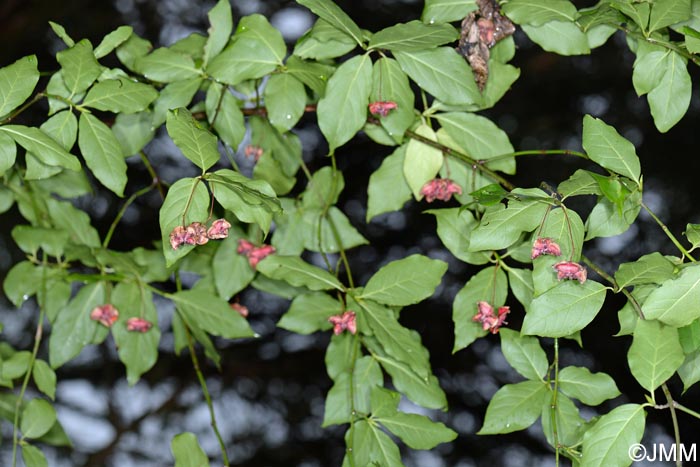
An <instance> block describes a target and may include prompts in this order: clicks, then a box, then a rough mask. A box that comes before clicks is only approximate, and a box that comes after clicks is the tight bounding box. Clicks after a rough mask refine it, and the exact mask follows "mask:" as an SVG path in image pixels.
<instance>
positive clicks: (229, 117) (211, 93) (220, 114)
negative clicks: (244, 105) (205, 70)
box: [190, 83, 245, 149]
mask: <svg viewBox="0 0 700 467" xmlns="http://www.w3.org/2000/svg"><path fill="white" fill-rule="evenodd" d="M190 100H191V97H190ZM205 105H206V110H207V119H208V121H209V124H210V125H212V126H213V127H214V130H215V131H216V133H217V134H218V135H219V138H221V140H222V141H223V142H224V143H226V144H228V145H229V146H231V147H232V148H234V149H235V148H237V147H238V145H239V144H241V141H243V137H244V136H245V120H244V118H243V112H241V109H239V108H238V102H237V101H236V98H235V97H233V95H232V94H231V92H230V91H229V90H228V88H227V87H226V86H224V85H222V84H219V83H211V84H210V85H209V90H208V91H207V98H206V103H205Z"/></svg>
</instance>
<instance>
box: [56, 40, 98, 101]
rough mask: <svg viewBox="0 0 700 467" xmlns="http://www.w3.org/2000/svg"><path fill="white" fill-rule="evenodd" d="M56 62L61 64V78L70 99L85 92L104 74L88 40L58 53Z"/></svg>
mask: <svg viewBox="0 0 700 467" xmlns="http://www.w3.org/2000/svg"><path fill="white" fill-rule="evenodd" d="M56 60H57V61H58V63H60V64H61V76H62V77H63V82H64V83H65V85H66V88H67V89H68V92H69V93H70V97H75V96H77V95H79V94H80V93H82V92H83V91H85V90H86V89H87V88H89V87H90V85H91V84H92V83H94V82H95V80H96V79H97V77H98V76H100V74H101V73H102V66H100V64H99V63H97V59H96V58H95V55H94V53H93V51H92V44H91V43H90V41H89V40H87V39H83V40H81V41H80V42H78V43H77V44H75V45H73V46H71V47H70V48H69V49H66V50H62V51H60V52H58V53H57V54H56Z"/></svg>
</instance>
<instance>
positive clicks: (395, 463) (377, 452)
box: [329, 2, 403, 467]
mask: <svg viewBox="0 0 700 467" xmlns="http://www.w3.org/2000/svg"><path fill="white" fill-rule="evenodd" d="M329 3H330V2H329ZM354 430H355V433H354V437H353V443H352V444H351V443H350V438H349V436H348V434H346V435H345V444H346V445H347V446H351V445H352V446H353V458H354V460H355V465H366V466H368V467H369V466H372V467H374V466H377V465H379V466H382V467H403V464H402V463H401V454H400V452H399V448H398V446H396V444H394V442H393V441H392V440H391V438H389V436H388V435H387V434H385V433H384V432H383V431H382V430H380V429H379V426H378V425H376V424H372V423H369V422H368V421H365V420H360V421H358V422H355V425H354ZM348 433H350V430H348Z"/></svg>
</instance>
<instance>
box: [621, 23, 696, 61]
mask: <svg viewBox="0 0 700 467" xmlns="http://www.w3.org/2000/svg"><path fill="white" fill-rule="evenodd" d="M609 26H613V27H615V28H617V29H619V30H620V31H623V32H624V33H625V34H627V35H628V36H632V37H634V38H635V39H640V40H643V41H646V42H648V43H650V44H654V45H658V46H661V47H664V48H666V49H668V50H672V51H673V52H676V53H677V54H679V55H681V56H683V57H685V58H687V59H688V60H690V61H691V62H693V63H694V64H696V65H698V66H700V57H698V56H696V55H694V54H691V53H690V52H688V51H686V50H683V48H681V47H679V46H677V45H676V44H674V43H672V42H668V41H665V40H662V39H657V38H655V37H648V36H646V35H645V34H641V33H639V32H637V31H633V30H631V29H629V28H628V27H626V26H624V25H622V24H612V23H609Z"/></svg>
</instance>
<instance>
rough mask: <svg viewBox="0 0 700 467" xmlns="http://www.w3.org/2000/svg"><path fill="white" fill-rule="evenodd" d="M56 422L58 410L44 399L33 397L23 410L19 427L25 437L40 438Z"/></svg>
mask: <svg viewBox="0 0 700 467" xmlns="http://www.w3.org/2000/svg"><path fill="white" fill-rule="evenodd" d="M54 423H56V410H55V409H54V408H53V406H52V405H51V404H49V403H48V402H46V401H45V400H43V399H32V400H30V401H29V403H27V405H26V406H25V407H24V410H22V421H21V422H20V425H19V429H20V431H22V436H23V437H25V438H38V437H40V436H42V435H44V434H46V433H47V432H48V431H49V430H50V429H51V427H52V426H53V424H54Z"/></svg>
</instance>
